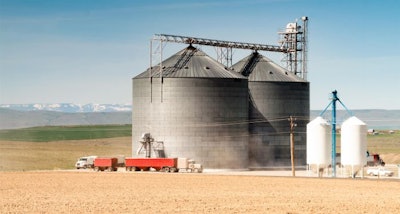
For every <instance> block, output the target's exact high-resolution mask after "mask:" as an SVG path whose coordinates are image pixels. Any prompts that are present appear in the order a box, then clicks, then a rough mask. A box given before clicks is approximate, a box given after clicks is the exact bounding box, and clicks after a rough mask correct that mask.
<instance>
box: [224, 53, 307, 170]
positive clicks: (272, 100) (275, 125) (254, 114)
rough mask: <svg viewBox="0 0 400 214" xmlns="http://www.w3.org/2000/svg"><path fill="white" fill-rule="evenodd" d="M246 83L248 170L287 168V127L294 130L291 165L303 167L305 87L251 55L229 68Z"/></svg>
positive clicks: (303, 84) (296, 79) (300, 81)
mask: <svg viewBox="0 0 400 214" xmlns="http://www.w3.org/2000/svg"><path fill="white" fill-rule="evenodd" d="M232 68H233V69H234V71H236V72H238V73H241V74H242V75H244V76H246V77H248V81H249V96H250V101H249V120H250V124H249V134H250V139H249V161H250V162H249V164H250V167H251V168H258V167H261V168H265V167H267V168H268V167H276V166H290V164H291V163H290V160H291V158H290V138H289V132H290V125H289V121H288V118H289V116H293V117H295V118H297V120H296V124H297V127H296V128H295V164H296V165H305V164H306V124H307V123H308V120H309V114H310V104H309V103H310V92H309V83H308V82H307V81H305V80H303V79H301V78H300V77H298V76H296V75H295V74H293V73H291V72H289V71H287V70H286V69H284V68H282V67H280V66H279V65H277V64H275V63H274V62H272V61H271V60H270V59H268V58H267V57H265V56H262V55H261V54H259V53H257V52H254V53H252V54H251V55H249V56H248V57H246V58H244V59H242V60H241V61H239V62H238V63H236V64H235V65H233V66H232Z"/></svg>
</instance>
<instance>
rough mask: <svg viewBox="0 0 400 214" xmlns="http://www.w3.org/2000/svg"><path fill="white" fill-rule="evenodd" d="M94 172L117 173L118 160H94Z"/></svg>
mask: <svg viewBox="0 0 400 214" xmlns="http://www.w3.org/2000/svg"><path fill="white" fill-rule="evenodd" d="M94 170H95V171H104V170H107V171H109V172H111V171H117V170H118V158H96V159H94Z"/></svg>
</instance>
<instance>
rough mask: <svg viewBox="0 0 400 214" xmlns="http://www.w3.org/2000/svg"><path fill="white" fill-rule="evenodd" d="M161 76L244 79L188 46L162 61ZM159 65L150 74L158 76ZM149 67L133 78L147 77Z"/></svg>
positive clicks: (148, 75) (154, 76)
mask: <svg viewBox="0 0 400 214" xmlns="http://www.w3.org/2000/svg"><path fill="white" fill-rule="evenodd" d="M162 67H163V70H162V76H163V78H234V79H245V77H244V76H242V75H241V74H239V73H236V72H233V71H230V70H228V69H226V68H225V67H224V65H222V64H221V63H219V62H217V61H216V60H214V59H212V58H211V57H210V56H208V55H207V54H205V53H204V52H203V51H201V50H199V49H197V48H195V47H193V46H191V45H190V46H189V47H187V48H185V49H183V50H181V51H179V52H178V53H176V54H174V55H173V56H171V57H169V58H168V59H166V60H164V61H163V62H162ZM160 73H161V72H160V65H159V64H158V65H156V66H153V68H152V69H151V76H152V77H153V78H160ZM149 77H150V69H147V70H146V71H145V72H143V73H141V74H139V75H137V76H136V77H134V78H149Z"/></svg>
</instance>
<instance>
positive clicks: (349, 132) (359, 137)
mask: <svg viewBox="0 0 400 214" xmlns="http://www.w3.org/2000/svg"><path fill="white" fill-rule="evenodd" d="M341 138H342V139H341V153H342V157H341V162H342V164H343V165H344V166H359V167H363V166H364V165H365V164H367V155H366V152H367V125H366V124H365V123H364V122H363V121H361V120H360V119H358V118H357V117H354V116H353V117H350V118H349V119H347V120H346V121H344V122H343V124H342V137H341Z"/></svg>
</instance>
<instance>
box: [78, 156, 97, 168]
mask: <svg viewBox="0 0 400 214" xmlns="http://www.w3.org/2000/svg"><path fill="white" fill-rule="evenodd" d="M96 158H97V156H87V157H80V158H79V159H78V160H77V161H76V163H75V168H76V169H86V168H93V166H94V159H96Z"/></svg>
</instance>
